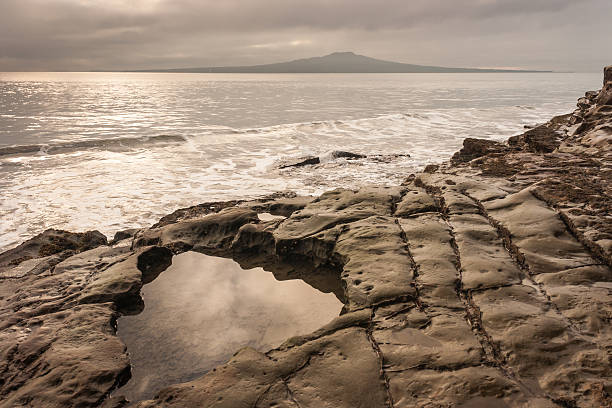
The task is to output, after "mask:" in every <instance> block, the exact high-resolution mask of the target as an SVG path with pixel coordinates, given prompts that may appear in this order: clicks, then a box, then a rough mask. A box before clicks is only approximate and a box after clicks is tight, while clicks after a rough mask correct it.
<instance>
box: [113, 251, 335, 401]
mask: <svg viewBox="0 0 612 408" xmlns="http://www.w3.org/2000/svg"><path fill="white" fill-rule="evenodd" d="M143 297H144V300H145V309H144V311H143V312H142V313H141V314H138V315H135V316H124V317H122V318H120V319H119V322H118V326H119V329H118V334H119V336H120V337H121V339H122V340H123V341H124V342H125V343H126V344H127V347H128V351H129V353H130V358H131V361H132V379H131V380H130V381H129V382H128V384H126V385H125V386H124V387H122V388H121V389H120V390H119V391H118V392H117V394H124V395H126V396H127V397H128V399H130V400H132V401H134V400H139V399H144V398H151V397H152V396H153V394H154V393H155V392H156V391H158V390H159V389H160V388H162V387H164V386H167V385H170V384H174V383H178V382H184V381H189V380H191V379H194V378H196V377H198V376H200V375H202V374H204V373H205V372H207V371H208V370H210V369H211V368H213V367H215V366H217V365H219V364H221V363H223V362H225V361H227V359H228V358H229V357H231V355H232V354H233V353H234V352H235V351H236V350H238V349H239V348H240V347H242V346H245V345H248V346H251V347H254V348H256V349H258V350H261V351H266V350H268V349H270V348H272V347H275V346H278V345H280V344H281V343H282V342H283V341H284V340H286V339H287V338H289V337H291V336H295V335H298V334H306V333H310V332H312V331H314V330H316V329H318V328H319V327H321V326H322V325H324V324H325V323H327V322H329V321H330V320H331V319H333V318H334V317H336V316H338V314H339V312H340V309H341V307H342V304H341V303H340V302H339V301H338V299H337V298H336V297H335V296H334V295H333V294H332V293H322V292H319V291H317V290H316V289H314V288H312V287H311V286H309V285H308V284H306V283H304V282H303V281H301V280H291V281H282V282H281V281H277V280H276V279H274V276H273V275H272V274H271V273H269V272H266V271H264V270H263V269H261V268H255V269H249V270H243V269H241V268H240V266H239V265H238V264H237V263H236V262H234V261H232V260H229V259H224V258H217V257H212V256H207V255H202V254H198V253H195V252H187V253H184V254H181V255H178V256H175V257H174V259H173V264H172V266H170V267H169V268H168V269H167V270H166V271H164V272H163V273H162V274H161V275H160V276H159V277H158V278H157V279H156V280H155V281H153V282H152V283H150V284H148V285H146V286H145V287H144V288H143Z"/></svg>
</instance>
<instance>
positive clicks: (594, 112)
mask: <svg viewBox="0 0 612 408" xmlns="http://www.w3.org/2000/svg"><path fill="white" fill-rule="evenodd" d="M608 72H609V69H607V70H606V78H609V75H608ZM607 81H608V79H607ZM611 84H612V82H609V81H608V82H607V86H610V85H611ZM607 92H608V88H607V87H606V88H604V89H603V90H602V91H600V92H590V93H587V94H586V95H585V97H584V98H583V99H581V101H580V102H579V106H578V109H577V110H576V111H575V112H574V113H572V114H571V115H565V116H561V117H557V118H554V119H553V120H551V121H550V122H548V123H547V124H545V125H542V126H539V127H536V128H534V129H531V130H529V131H527V132H525V133H524V134H522V135H519V136H517V137H515V138H513V139H512V140H511V141H509V144H501V143H497V142H492V141H488V140H486V141H482V140H476V139H468V140H466V142H465V143H464V148H463V149H462V150H461V151H460V152H459V153H457V154H456V155H455V156H454V158H453V160H452V161H451V162H449V163H444V164H441V165H439V166H438V167H434V166H431V167H429V168H428V169H427V170H428V171H427V172H424V173H419V174H416V175H414V176H411V177H409V178H408V179H407V180H406V182H404V183H403V184H402V185H401V186H393V187H367V186H364V187H363V188H362V189H361V190H358V191H352V190H345V189H337V190H334V191H330V192H327V193H324V194H322V195H321V196H319V197H317V198H299V197H292V198H291V197H289V198H269V199H265V200H259V201H257V200H256V201H240V202H234V203H217V204H215V203H207V204H203V205H201V206H195V207H191V208H189V209H184V210H178V211H177V212H175V213H174V214H173V215H171V216H169V217H168V218H165V220H162V222H160V223H158V224H156V225H155V226H154V227H152V228H149V229H145V230H142V231H139V232H138V233H137V234H136V235H135V236H134V238H133V239H132V242H131V244H129V243H125V242H126V241H122V242H121V243H120V244H118V246H117V247H115V248H110V247H108V246H105V245H103V244H101V245H100V246H98V247H97V248H94V249H89V250H84V251H83V252H81V253H78V254H73V253H70V255H71V256H69V257H67V258H64V259H63V260H62V259H55V258H53V257H55V256H58V254H62V253H63V252H57V251H56V252H47V251H42V252H41V251H40V248H41V247H42V244H32V247H31V248H30V249H27V248H29V247H28V246H27V245H26V244H24V246H23V247H21V249H20V250H19V251H17V250H13V252H10V251H9V252H10V253H5V254H2V255H0V259H3V260H4V261H3V262H4V263H3V268H4V269H3V274H4V275H2V276H0V280H1V282H2V284H1V285H0V322H2V323H1V325H0V329H1V330H0V333H1V334H0V353H1V355H2V356H3V358H2V360H1V363H0V364H1V365H0V406H7V407H12V406H24V405H25V406H46V407H60V406H98V405H100V404H105V405H106V406H119V405H120V404H122V400H121V398H120V395H116V396H114V397H113V398H109V395H110V393H111V392H112V391H113V390H115V389H116V387H117V386H119V385H121V384H122V383H123V382H125V381H126V379H127V378H128V377H129V360H128V355H127V354H126V350H125V348H124V347H123V345H122V344H121V342H120V341H119V340H118V339H117V337H116V336H115V334H114V322H115V319H116V317H117V316H119V315H120V314H127V313H136V312H138V310H140V309H141V308H142V299H141V298H140V296H139V290H140V288H141V286H142V285H143V284H144V283H146V282H149V281H151V280H152V279H155V277H156V276H157V274H159V273H160V272H161V270H163V269H164V268H166V267H167V266H168V265H169V263H170V259H171V256H172V254H173V253H174V254H178V253H181V252H184V251H188V250H195V251H199V252H202V253H205V254H209V255H216V256H222V257H227V258H233V259H234V260H236V261H237V262H239V263H240V264H241V265H242V266H243V267H256V266H262V267H265V268H266V269H267V270H269V271H272V272H273V273H274V275H275V276H276V277H277V278H278V279H302V280H304V281H305V282H306V283H308V284H310V285H311V286H313V287H315V288H319V289H320V290H322V291H325V292H333V293H334V294H335V295H336V297H337V298H338V299H340V300H341V301H342V302H343V304H344V307H343V314H342V315H341V316H339V317H338V318H336V319H334V320H333V321H332V322H330V323H329V324H327V325H325V326H324V327H322V328H320V329H319V330H316V331H315V332H313V333H311V334H307V335H304V336H299V337H294V338H291V339H287V341H286V342H285V343H283V344H282V345H281V346H280V347H278V348H276V349H273V350H269V351H267V352H265V353H262V352H259V351H256V350H253V349H251V348H248V347H246V348H242V349H240V350H238V351H237V352H236V353H235V354H234V356H233V357H232V358H231V359H230V360H229V361H228V362H226V363H225V364H221V365H220V366H218V367H217V368H215V369H213V370H212V371H209V372H208V373H207V374H205V375H203V376H202V377H200V378H198V379H195V380H193V381H190V382H187V383H182V384H175V385H172V386H169V387H166V388H164V389H161V390H159V392H158V393H157V394H156V396H155V397H154V398H153V399H151V400H149V401H135V402H134V403H135V406H137V407H141V408H144V407H193V406H203V407H212V406H215V407H228V408H235V407H240V406H245V407H262V408H263V407H271V406H277V407H294V408H295V407H330V408H331V407H333V408H343V407H346V408H349V407H350V408H353V407H368V408H377V407H398V408H399V407H434V406H435V407H438V406H440V407H441V406H445V407H446V406H451V407H455V406H456V407H475V406H482V407H485V406H486V407H488V406H499V407H542V408H544V407H547V408H548V407H560V408H562V407H606V406H612V398H611V395H612V366H611V365H610V358H611V357H612V356H611V354H610V353H611V350H612V326H611V325H610V322H611V321H612V269H611V268H612V227H611V225H612V216H611V215H610V214H611V212H612V191H611V190H610V189H611V186H612V148H611V144H610V142H609V140H611V138H612V132H611V131H610V129H611V128H612V111H611V110H610V109H609V106H608V105H604V104H603V103H607V99H606V98H607V96H606V95H607ZM262 212H269V213H271V214H275V215H282V216H283V217H287V218H278V219H274V218H269V219H265V218H264V219H263V220H262V219H260V218H259V217H258V213H262ZM275 212H276V213H275ZM41 242H42V241H41ZM44 242H46V241H44ZM78 242H81V241H78ZM83 242H89V241H87V240H85V241H83ZM94 242H95V243H97V242H98V241H97V240H94ZM100 242H101V241H100ZM92 245H94V244H92ZM61 248H63V247H61V246H60V249H61ZM80 248H81V246H79V245H76V249H74V248H72V249H70V250H71V251H79V250H82V248H81V249H80ZM83 248H84V247H83ZM20 256H30V257H31V259H29V260H27V261H25V260H21V261H14V262H13V264H11V262H12V261H13V260H18V259H19V257H20ZM26 262H29V263H27V264H26Z"/></svg>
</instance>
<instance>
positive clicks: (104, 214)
mask: <svg viewBox="0 0 612 408" xmlns="http://www.w3.org/2000/svg"><path fill="white" fill-rule="evenodd" d="M258 78H261V77H258ZM316 78H319V77H316ZM364 78H365V79H362V80H361V81H362V82H359V84H354V83H352V82H350V81H349V82H350V83H345V84H340V85H336V84H335V82H334V83H331V82H330V83H327V82H326V83H324V84H323V85H324V86H323V85H321V83H319V82H317V81H319V80H318V79H316V80H313V81H314V82H313V83H314V85H313V84H311V83H310V82H308V81H305V82H304V81H302V82H299V81H298V82H299V83H297V85H296V83H293V82H290V81H289V82H282V83H275V84H272V85H270V84H263V85H261V84H259V83H258V82H253V83H248V84H247V85H248V86H247V85H244V84H239V83H238V84H237V83H232V86H233V87H232V86H230V84H229V83H225V82H222V83H221V82H220V83H217V84H210V83H207V86H208V88H206V87H200V88H196V90H197V91H198V92H202V93H204V95H208V94H206V92H212V91H214V92H218V93H219V95H218V96H217V97H216V99H215V98H213V97H210V98H209V99H210V101H208V102H207V103H206V104H203V103H201V104H200V102H199V99H198V98H203V96H202V95H195V96H194V95H192V94H191V93H188V91H187V90H185V89H183V88H184V87H185V85H184V84H183V86H182V87H179V88H180V89H179V91H176V92H180V95H181V96H182V97H183V99H186V100H187V101H186V102H185V103H188V102H189V101H190V102H191V103H192V104H193V106H190V107H189V108H185V107H184V106H181V105H176V104H174V102H173V101H174V99H172V98H170V97H168V98H167V99H166V100H165V101H166V102H167V103H168V104H169V107H167V108H163V109H162V108H160V109H161V112H160V113H159V115H160V116H159V118H158V119H155V118H153V119H150V118H149V116H148V115H157V114H158V113H156V110H155V109H153V108H152V107H151V106H137V107H135V108H134V107H131V106H130V105H129V104H128V103H127V102H125V101H123V100H119V101H117V102H115V105H113V107H112V109H111V112H105V113H103V114H100V115H98V116H96V115H93V116H88V115H87V114H86V113H81V114H80V115H81V116H79V114H78V112H77V113H74V114H73V115H72V116H74V117H75V119H74V121H72V119H70V120H69V119H66V118H69V117H72V116H70V115H69V113H70V112H56V113H57V114H56V115H55V117H58V118H64V119H62V120H64V121H68V120H69V121H70V123H64V122H61V121H59V119H57V120H58V122H55V121H56V119H52V120H50V119H49V118H46V122H45V121H44V120H42V119H41V118H40V117H38V116H36V115H34V114H30V115H29V116H28V115H27V114H26V115H21V116H22V117H24V118H26V119H24V120H25V121H26V122H28V123H29V122H31V121H34V122H37V123H38V122H42V123H46V124H45V125H44V126H43V128H44V129H45V131H46V132H47V133H48V134H49V136H48V137H46V136H45V137H46V138H45V137H43V136H44V135H42V134H39V133H29V132H30V131H29V130H28V131H26V130H23V131H21V132H22V133H20V134H21V135H22V136H23V137H22V138H17V137H13V136H11V137H13V139H11V140H12V141H13V142H12V143H7V140H5V139H6V137H8V136H6V135H8V133H7V132H4V133H3V131H0V145H2V144H3V146H0V176H1V178H0V190H1V191H2V198H1V202H0V218H1V219H2V223H0V250H2V249H7V248H9V247H11V246H14V245H16V244H17V243H19V242H20V241H22V240H24V239H27V238H29V237H31V236H32V235H35V234H37V233H39V232H41V231H43V230H44V229H46V228H61V229H68V230H75V231H83V230H89V229H99V230H100V231H101V232H103V233H104V234H107V235H112V234H113V233H114V232H115V231H117V230H120V229H123V228H130V227H144V226H148V225H151V224H152V223H154V222H156V221H157V220H158V219H159V218H160V217H161V216H163V215H165V214H167V213H169V212H171V211H173V210H175V209H177V208H180V207H186V206H190V205H194V204H196V203H200V202H205V201H212V200H228V199H235V198H244V197H256V196H260V195H264V194H269V193H272V192H276V191H283V190H293V191H296V192H297V193H299V194H318V193H321V192H323V191H325V190H327V189H330V188H336V187H347V188H356V187H358V186H359V185H361V184H363V183H364V182H369V183H378V184H387V183H399V182H401V181H403V180H404V179H405V178H406V177H407V176H408V175H409V174H410V173H413V172H416V171H418V170H420V169H422V168H423V167H424V166H425V165H427V164H429V163H437V162H440V161H442V160H446V159H448V158H449V157H450V155H452V153H453V152H455V151H456V150H457V149H458V148H459V147H460V146H461V143H462V140H463V139H464V138H465V137H480V138H489V139H495V140H504V139H506V138H507V137H509V136H511V135H513V134H516V133H519V132H520V131H522V130H523V129H522V128H523V126H524V125H533V124H534V123H538V122H544V121H546V120H548V119H549V118H550V117H551V116H553V115H555V114H560V113H565V112H567V111H569V110H571V108H572V106H573V101H574V100H575V99H576V97H577V96H578V95H576V94H575V92H574V93H572V92H570V91H567V92H566V93H564V94H563V95H564V96H563V97H562V98H558V99H559V100H558V101H557V102H554V103H551V102H549V100H555V99H554V98H555V97H558V96H559V95H557V93H555V92H553V93H551V94H549V95H545V94H543V95H538V98H539V99H537V100H535V99H533V100H532V99H531V98H530V97H527V96H525V95H522V96H521V95H519V96H516V95H514V94H513V92H515V90H514V88H512V87H510V86H508V88H507V89H502V90H501V91H499V92H498V93H499V94H498V95H497V96H495V98H493V97H491V96H490V94H491V92H492V91H491V89H489V88H486V87H484V90H483V89H477V90H469V89H468V88H467V85H465V84H462V83H461V82H456V81H455V82H452V81H451V82H449V84H450V83H452V84H453V87H451V88H452V89H451V91H448V92H445V90H444V89H441V88H442V87H441V86H438V85H437V84H436V83H434V82H431V83H424V82H423V83H422V82H419V83H416V84H413V82H414V81H413V82H410V83H409V84H408V85H410V86H408V85H405V84H404V86H403V88H402V87H401V86H400V88H401V89H396V88H397V86H396V84H395V83H393V84H387V82H385V81H387V79H386V77H384V78H383V79H381V81H383V82H381V83H378V82H376V83H373V82H372V81H373V80H372V79H371V77H367V76H366V77H364ZM418 78H425V77H418ZM433 78H436V79H435V81H439V80H440V79H439V78H444V77H443V76H438V77H433ZM491 78H492V79H494V78H496V77H491ZM511 78H512V80H513V81H517V80H515V79H514V78H516V77H511ZM522 78H525V77H522ZM545 78H548V77H545ZM594 78H595V77H594ZM570 79H571V78H570ZM548 80H549V81H550V79H548ZM573 80H574V82H569V79H568V82H567V83H568V84H572V85H571V86H576V87H578V86H580V87H581V88H580V89H584V87H585V85H584V84H578V85H576V84H575V78H574V79H573ZM597 80H599V79H598V77H597ZM411 81H412V80H411ZM432 81H433V80H432ZM332 82H333V81H332ZM540 82H541V80H540V79H536V80H534V82H533V84H534V86H540V85H538V84H539V83H540ZM544 82H546V81H544ZM146 84H148V82H147V83H146ZM146 84H145V85H146ZM381 84H382V85H381ZM457 84H459V85H457ZM179 85H180V84H179ZM187 85H189V86H192V84H191V83H188V84H187ZM298 85H299V86H298ZM400 85H401V84H400ZM22 86H26V87H33V85H32V84H29V85H28V84H26V85H22ZM57 86H60V85H57ZM62 86H64V85H62ZM155 86H158V87H160V86H161V85H159V84H156V85H155ZM446 86H450V85H448V84H447V85H446ZM479 86H481V87H483V85H482V84H480V85H479ZM490 86H491V87H494V86H495V87H497V86H498V85H497V84H495V83H494V82H491V85H490ZM144 87H145V86H144V85H143V88H144ZM240 87H247V88H248V89H250V88H253V87H254V88H255V90H250V91H249V92H251V91H252V92H254V93H256V94H257V92H259V94H261V95H264V96H265V95H268V96H266V97H265V98H264V97H262V98H264V99H263V102H262V101H259V102H258V101H255V102H254V101H253V100H250V104H245V101H244V100H242V99H239V98H242V97H243V95H242V94H241V93H240V92H238V91H237V90H236V89H238V90H240V89H242V88H240ZM568 87H569V85H568ZM5 88H6V86H5ZM8 88H9V89H8V91H9V92H13V91H14V90H15V89H20V88H19V86H18V85H14V84H13V85H11V86H8ZM311 88H312V89H311ZM430 88H431V89H430ZM245 89H246V88H245ZM355 89H358V90H360V92H361V94H360V95H361V96H362V98H361V99H364V100H361V99H360V98H356V97H355V96H354V95H353V94H354V92H356V91H355ZM364 89H365V90H364ZM466 89H468V90H466ZM543 89H544V87H543V86H542V87H541V89H538V92H540V93H542V92H544V91H543ZM69 90H70V89H69ZM130 90H131V88H130ZM211 90H212V91H211ZM243 91H244V89H243ZM332 91H333V92H336V93H339V92H343V93H342V94H339V95H340V96H338V95H336V96H333V95H335V94H333V92H332ZM1 92H2V83H1V81H0V97H2V95H3V94H2V93H1ZM67 92H68V91H67ZM71 92H72V95H74V92H76V91H74V90H71ZM142 92H143V94H144V95H147V94H146V93H145V91H144V90H142ZM160 92H161V91H160ZM185 92H187V93H185ZM282 92H285V93H286V94H290V95H292V96H291V98H293V99H291V98H289V97H287V95H285V96H284V98H285V99H284V100H282V101H277V97H276V95H279V94H282ZM324 92H327V93H324ZM525 92H526V93H527V94H528V95H531V93H532V91H531V90H530V89H528V90H527V91H525ZM533 92H535V91H533ZM60 94H61V93H60ZM226 94H231V95H233V96H234V99H232V100H231V102H232V105H231V106H230V105H228V106H224V105H223V101H224V99H223V98H224V97H225V95H226ZM330 94H333V95H331V96H330ZM54 95H55V94H54ZM130 95H131V94H130ZM151 95H152V96H151V97H152V98H158V95H157V94H151ZM298 95H299V97H298ZM364 95H365V96H364ZM442 95H446V96H444V97H442ZM508 95H511V96H508ZM94 96H95V95H94ZM94 96H92V97H91V98H94ZM141 96H142V95H141V94H140V93H138V92H136V96H135V97H134V98H137V97H141ZM222 96H223V98H222ZM326 98H327V99H326ZM333 98H336V99H337V101H336V99H333ZM432 98H438V100H439V101H438V102H435V103H432V102H431V99H432ZM445 98H446V99H445ZM487 98H489V99H490V102H489V103H488V104H487V103H483V102H482V99H487ZM534 98H535V96H534ZM505 99H508V101H505ZM521 99H523V100H522V101H520V100H521ZM443 100H445V101H444V102H442V101H443ZM500 100H503V102H499V101H500ZM138 101H140V99H138V100H136V99H135V100H134V102H133V103H134V104H136V103H140V102H138ZM493 101H496V102H493ZM88 102H89V103H90V104H93V103H94V101H93V99H92V100H88ZM247 102H249V101H247ZM75 103H76V102H75ZM108 103H110V102H108ZM488 105H490V106H488ZM12 109H13V110H14V111H15V110H17V108H16V107H13V108H12ZM54 109H55V108H54ZM70 109H76V107H70ZM274 109H276V111H274ZM185 110H187V111H188V112H186V113H183V112H184V111H185ZM10 115H14V116H20V115H18V114H17V112H12V113H11V112H8V113H7V115H3V118H0V125H1V124H2V123H3V122H2V120H5V119H6V120H8V121H9V122H6V123H5V125H6V128H11V126H13V127H15V126H17V125H16V124H15V122H14V120H16V119H15V117H12V116H10ZM182 115H183V116H182ZM198 115H203V116H205V117H204V119H201V120H202V121H204V122H205V123H201V122H198V121H199V120H200V117H199V116H198ZM49 116H53V115H51V114H49ZM237 116H238V117H237ZM215 117H218V118H219V119H214V118H215ZM274 117H275V118H276V120H277V123H280V122H283V121H291V120H293V119H298V120H293V122H292V123H282V124H272V125H267V123H269V122H272V121H273V120H272V119H273V118H274ZM36 118H38V119H36ZM79 118H80V119H79ZM326 118H331V119H326ZM162 119H163V120H162ZM247 119H248V120H247ZM303 119H308V120H303ZM77 120H82V121H83V124H81V125H79V124H78V123H77ZM217 120H224V121H225V123H224V124H223V123H215V121H217ZM255 123H262V125H261V126H253V124H255ZM35 124H36V123H35ZM60 125H61V126H60ZM79 126H80V127H79ZM16 132H17V133H19V132H18V131H16ZM62 132H64V133H65V135H64V137H60V135H61V134H62ZM153 132H157V133H153ZM3 135H4V136H3ZM11 135H13V134H12V133H11ZM68 135H73V136H68ZM96 135H97V136H96ZM2 137H4V138H5V139H2ZM19 140H24V141H25V142H26V143H24V144H19V143H18V142H17V141H19ZM2 142H4V143H2ZM11 145H12V146H11ZM24 145H27V146H26V147H23V146H24ZM3 149H4V150H3ZM340 150H341V151H350V152H353V153H357V154H362V155H366V156H369V157H366V158H359V159H351V160H348V159H346V158H334V157H333V155H332V152H333V151H340ZM3 152H4V154H3ZM308 155H314V156H318V157H319V158H320V160H321V163H320V164H317V165H311V166H304V167H296V168H286V169H282V170H280V169H279V168H278V165H279V163H281V162H282V161H283V160H287V159H288V158H298V157H302V156H308ZM407 155H410V156H407Z"/></svg>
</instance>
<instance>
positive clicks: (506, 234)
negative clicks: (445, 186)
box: [462, 192, 601, 349]
mask: <svg viewBox="0 0 612 408" xmlns="http://www.w3.org/2000/svg"><path fill="white" fill-rule="evenodd" d="M462 194H463V195H465V196H466V197H467V198H469V199H470V200H472V201H474V203H475V204H476V205H477V206H478V208H479V210H480V211H481V213H482V216H483V217H485V218H486V219H487V220H488V221H489V223H490V225H491V226H492V227H493V228H495V229H496V231H497V234H498V237H499V238H500V239H501V240H502V241H503V243H504V247H505V248H506V250H507V251H508V253H509V255H510V257H511V258H512V260H513V261H514V262H515V263H516V265H517V266H518V267H519V269H520V270H521V271H522V272H523V273H524V279H527V280H528V281H529V283H530V284H531V285H530V286H531V287H533V288H534V289H536V292H538V294H539V295H540V296H542V297H544V299H545V303H546V304H547V306H548V307H550V308H551V309H553V310H554V311H555V313H556V314H557V315H558V316H559V317H560V318H561V319H562V320H563V321H564V322H565V323H566V324H567V326H568V328H569V329H571V330H572V331H573V332H574V335H576V336H578V337H581V338H583V339H585V341H588V342H591V341H590V340H587V339H586V337H585V335H584V334H583V333H582V332H581V330H580V329H579V328H578V326H576V325H575V324H574V322H572V321H571V320H570V319H569V318H567V317H566V316H565V315H564V314H563V313H562V312H561V310H559V307H558V306H557V305H556V304H555V302H553V301H552V298H551V297H550V295H549V294H548V293H547V291H546V288H545V286H544V284H542V283H539V282H536V281H535V279H533V275H532V273H531V269H530V267H529V264H528V263H527V259H526V258H525V255H524V254H523V253H522V252H521V250H520V248H519V247H518V246H517V245H516V244H514V243H513V242H512V233H511V232H510V231H509V230H508V229H507V228H506V227H505V226H503V225H502V224H501V223H500V222H499V221H497V220H496V219H494V218H493V217H491V215H490V214H489V213H488V212H487V210H486V209H485V208H484V206H483V205H482V203H481V202H480V201H479V200H478V199H476V198H474V197H472V196H470V195H469V194H468V193H466V192H462ZM593 344H596V343H593ZM596 346H597V347H598V348H600V349H601V346H600V345H599V344H596Z"/></svg>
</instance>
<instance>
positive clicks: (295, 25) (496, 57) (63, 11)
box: [0, 0, 612, 70]
mask: <svg viewBox="0 0 612 408" xmlns="http://www.w3.org/2000/svg"><path fill="white" fill-rule="evenodd" d="M130 4H131V6H129V5H130ZM0 7H1V9H2V10H1V11H2V12H1V13H0V70H2V69H4V70H10V69H25V70H28V69H34V70H38V69H43V70H45V69H51V70H54V69H60V70H61V69H139V68H149V67H153V66H155V67H159V68H167V67H180V66H201V65H225V64H251V63H266V62H274V61H278V60H285V59H290V58H298V57H307V56H312V55H322V54H325V53H327V52H332V51H337V50H352V51H355V52H358V53H362V54H366V55H371V56H374V57H379V58H388V59H394V60H400V61H404V62H412V63H428V64H436V65H455V66H457V65H463V66H465V65H469V66H521V67H525V68H551V69H575V70H583V69H588V70H591V69H599V66H598V65H599V64H601V63H602V61H603V60H604V59H605V56H608V57H609V56H610V55H612V52H611V51H612V49H610V41H609V38H612V30H611V29H610V28H609V27H610V24H609V21H608V20H609V18H610V17H611V16H612V2H610V1H609V0H582V1H575V0H454V1H448V0H411V1H406V0H386V1H375V0H333V1H332V0H311V1H298V0H222V1H218V0H214V1H213V0H204V1H202V0H200V1H197V0H158V1H155V0H148V1H146V0H107V1H101V0H89V1H80V0H2V4H1V5H0ZM258 45H259V46H258ZM608 63H609V62H608Z"/></svg>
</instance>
